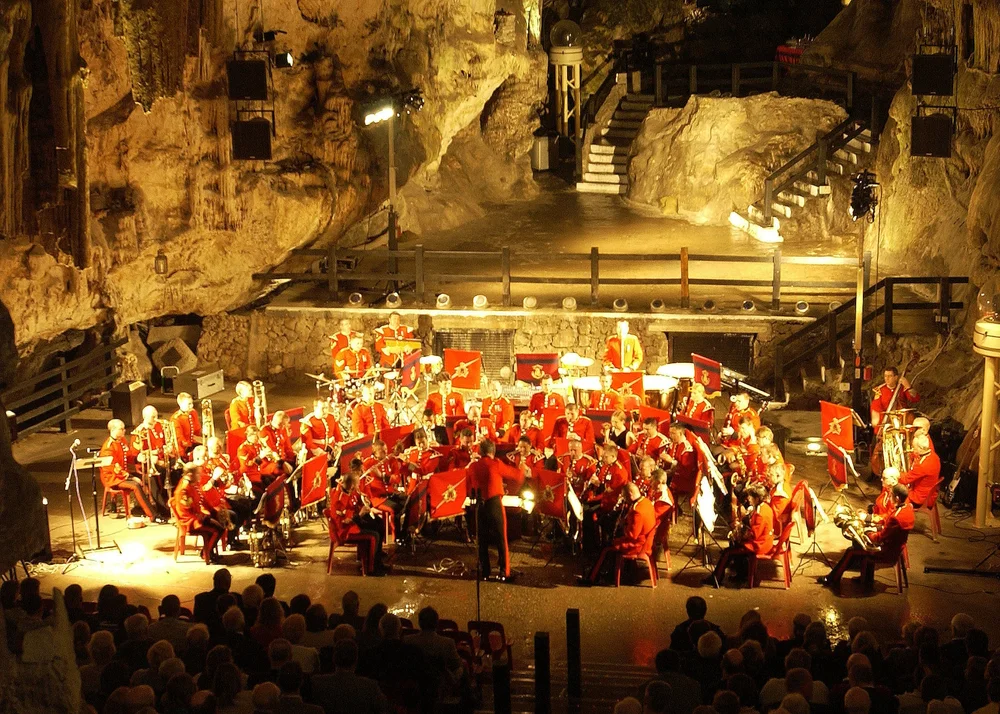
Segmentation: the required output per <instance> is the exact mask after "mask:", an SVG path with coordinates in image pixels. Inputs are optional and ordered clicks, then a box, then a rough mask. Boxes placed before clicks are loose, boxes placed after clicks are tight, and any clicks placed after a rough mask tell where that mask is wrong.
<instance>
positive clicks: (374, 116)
mask: <svg viewBox="0 0 1000 714" xmlns="http://www.w3.org/2000/svg"><path fill="white" fill-rule="evenodd" d="M395 113H396V110H395V109H393V107H392V105H391V104H389V105H386V106H384V107H382V108H381V109H378V110H376V111H374V112H372V113H371V114H368V115H366V116H365V126H371V125H372V124H378V123H379V122H383V121H386V120H387V119H391V118H392V117H393V115H394V114H395Z"/></svg>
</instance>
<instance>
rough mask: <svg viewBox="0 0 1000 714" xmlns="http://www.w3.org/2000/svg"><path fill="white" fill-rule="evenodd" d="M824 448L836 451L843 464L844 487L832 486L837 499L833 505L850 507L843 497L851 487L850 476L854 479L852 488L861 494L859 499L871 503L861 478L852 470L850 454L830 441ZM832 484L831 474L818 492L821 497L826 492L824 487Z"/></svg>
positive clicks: (852, 463) (852, 461)
mask: <svg viewBox="0 0 1000 714" xmlns="http://www.w3.org/2000/svg"><path fill="white" fill-rule="evenodd" d="M826 447H827V449H834V450H836V451H837V452H838V453H839V454H840V456H841V459H842V460H843V462H844V485H843V486H841V487H840V488H837V487H836V486H834V490H836V491H837V498H835V499H834V501H833V505H834V506H838V505H845V506H850V504H849V503H847V499H846V498H845V496H844V492H845V491H847V489H848V488H850V487H851V477H852V476H853V477H854V486H855V488H857V489H858V491H859V492H860V493H861V497H862V498H864V499H865V500H866V501H871V498H870V497H869V496H868V492H867V491H865V489H864V488H863V487H862V486H861V477H860V476H859V475H858V471H857V469H855V468H854V459H853V458H852V457H851V454H850V453H849V452H848V451H847V449H845V448H843V447H841V446H837V445H836V444H834V443H832V442H830V441H827V442H826ZM832 483H833V474H831V475H830V481H829V482H828V483H826V484H824V485H823V488H821V489H820V490H819V492H820V495H822V494H823V491H825V490H826V487H827V486H830V485H831V484H832Z"/></svg>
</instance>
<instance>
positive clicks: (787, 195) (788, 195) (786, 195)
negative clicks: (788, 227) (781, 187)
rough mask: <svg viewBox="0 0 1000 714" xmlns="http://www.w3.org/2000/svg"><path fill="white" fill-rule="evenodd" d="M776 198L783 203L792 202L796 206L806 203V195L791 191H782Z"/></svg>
mask: <svg viewBox="0 0 1000 714" xmlns="http://www.w3.org/2000/svg"><path fill="white" fill-rule="evenodd" d="M778 198H779V199H780V200H781V201H784V202H785V203H793V204H795V205H796V206H800V207H804V206H805V205H806V197H805V196H803V195H802V194H799V193H794V192H792V191H782V192H781V193H779V194H778Z"/></svg>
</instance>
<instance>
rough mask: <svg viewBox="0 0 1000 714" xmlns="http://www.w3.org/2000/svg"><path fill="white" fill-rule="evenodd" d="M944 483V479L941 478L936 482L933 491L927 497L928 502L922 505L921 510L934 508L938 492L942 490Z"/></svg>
mask: <svg viewBox="0 0 1000 714" xmlns="http://www.w3.org/2000/svg"><path fill="white" fill-rule="evenodd" d="M942 483H944V479H943V478H939V479H938V480H937V481H935V482H934V485H933V486H931V491H930V493H929V494H928V496H927V500H926V501H924V502H923V503H922V504H920V507H921V508H926V509H927V510H930V509H932V508H934V504H935V503H937V499H938V491H940V490H941V484H942Z"/></svg>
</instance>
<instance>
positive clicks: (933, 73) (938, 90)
mask: <svg viewBox="0 0 1000 714" xmlns="http://www.w3.org/2000/svg"><path fill="white" fill-rule="evenodd" d="M954 78H955V57H954V56H953V55H951V54H941V55H913V76H912V77H911V78H910V86H911V87H912V90H913V93H914V94H915V95H922V94H931V95H934V96H937V97H950V96H951V95H952V94H954V93H955V82H954Z"/></svg>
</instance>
